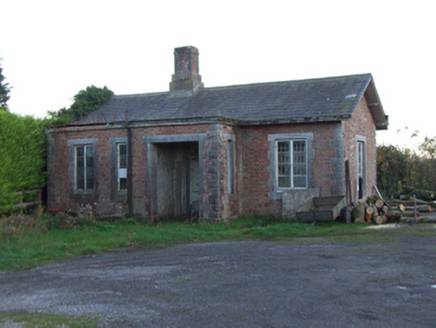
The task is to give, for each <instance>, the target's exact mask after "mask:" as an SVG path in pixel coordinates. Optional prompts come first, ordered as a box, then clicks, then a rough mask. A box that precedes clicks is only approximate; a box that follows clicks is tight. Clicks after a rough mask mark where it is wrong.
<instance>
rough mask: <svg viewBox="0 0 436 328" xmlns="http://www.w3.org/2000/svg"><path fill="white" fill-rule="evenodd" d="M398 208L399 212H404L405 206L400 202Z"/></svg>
mask: <svg viewBox="0 0 436 328" xmlns="http://www.w3.org/2000/svg"><path fill="white" fill-rule="evenodd" d="M398 209H399V210H400V211H401V212H404V211H405V210H406V206H404V205H403V204H400V205H398Z"/></svg>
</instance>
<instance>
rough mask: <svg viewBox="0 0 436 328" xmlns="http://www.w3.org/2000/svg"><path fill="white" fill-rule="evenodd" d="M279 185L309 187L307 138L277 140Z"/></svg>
mask: <svg viewBox="0 0 436 328" xmlns="http://www.w3.org/2000/svg"><path fill="white" fill-rule="evenodd" d="M277 185H278V187H279V188H306V187H307V156H306V141H305V140H286V141H278V142H277Z"/></svg>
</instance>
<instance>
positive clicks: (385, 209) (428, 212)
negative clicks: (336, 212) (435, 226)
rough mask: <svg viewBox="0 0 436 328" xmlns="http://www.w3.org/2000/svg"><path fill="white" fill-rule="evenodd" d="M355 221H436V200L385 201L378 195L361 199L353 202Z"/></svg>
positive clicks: (379, 222) (376, 222)
mask: <svg viewBox="0 0 436 328" xmlns="http://www.w3.org/2000/svg"><path fill="white" fill-rule="evenodd" d="M353 216H354V222H356V223H359V222H360V223H363V222H368V223H370V222H373V223H375V224H385V223H388V222H398V221H400V222H413V221H415V220H416V221H418V222H436V202H434V201H432V202H427V201H424V200H421V199H416V198H414V199H413V198H412V199H401V200H400V199H394V200H391V201H389V202H385V201H384V200H383V199H381V198H380V197H377V196H373V197H367V198H363V199H360V200H359V201H357V202H356V203H354V204H353Z"/></svg>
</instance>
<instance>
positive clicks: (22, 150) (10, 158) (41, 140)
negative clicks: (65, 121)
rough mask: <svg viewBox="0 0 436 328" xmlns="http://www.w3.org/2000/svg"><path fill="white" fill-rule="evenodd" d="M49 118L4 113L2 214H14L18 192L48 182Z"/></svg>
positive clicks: (0, 129) (0, 128)
mask: <svg viewBox="0 0 436 328" xmlns="http://www.w3.org/2000/svg"><path fill="white" fill-rule="evenodd" d="M48 125H49V121H48V120H43V119H35V118H33V117H30V116H20V115H16V114H13V113H9V112H0V158H1V164H2V165H0V213H11V212H12V211H13V207H12V206H13V205H14V204H16V203H17V202H18V195H17V194H16V192H17V191H25V190H32V189H41V188H43V187H44V185H45V176H46V173H45V167H46V148H47V147H46V133H45V129H46V127H48Z"/></svg>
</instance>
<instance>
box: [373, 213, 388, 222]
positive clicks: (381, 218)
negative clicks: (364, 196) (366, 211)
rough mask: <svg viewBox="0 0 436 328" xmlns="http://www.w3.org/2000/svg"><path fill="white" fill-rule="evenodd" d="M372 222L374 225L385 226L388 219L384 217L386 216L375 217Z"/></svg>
mask: <svg viewBox="0 0 436 328" xmlns="http://www.w3.org/2000/svg"><path fill="white" fill-rule="evenodd" d="M374 222H375V223H376V224H385V223H386V222H388V218H387V217H386V215H377V216H376V217H375V218H374Z"/></svg>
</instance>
